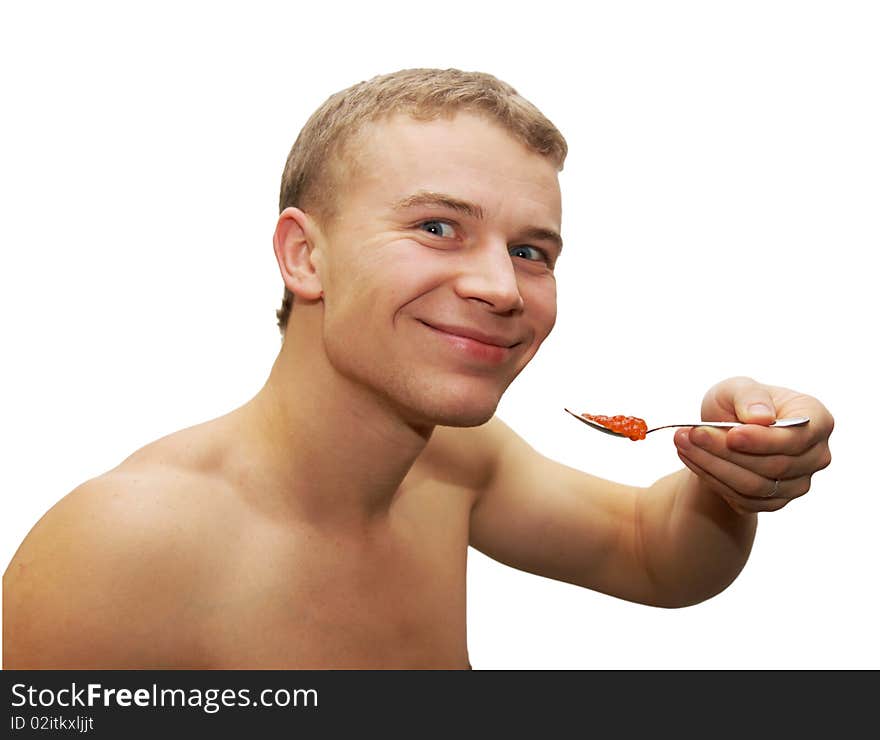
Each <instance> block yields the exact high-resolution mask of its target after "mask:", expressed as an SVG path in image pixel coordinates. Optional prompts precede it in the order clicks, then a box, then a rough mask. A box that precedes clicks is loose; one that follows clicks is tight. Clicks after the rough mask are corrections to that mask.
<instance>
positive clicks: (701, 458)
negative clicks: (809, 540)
mask: <svg viewBox="0 0 880 740" xmlns="http://www.w3.org/2000/svg"><path fill="white" fill-rule="evenodd" d="M679 457H684V458H687V459H688V460H689V461H690V462H693V463H694V464H695V465H697V466H699V467H700V469H701V470H704V471H705V472H706V473H708V474H709V475H711V476H712V477H713V478H715V479H717V480H718V481H719V482H720V483H721V484H723V485H724V486H725V488H726V489H727V490H728V491H729V492H730V493H735V494H737V495H739V496H744V497H746V498H767V497H768V496H771V495H772V496H773V497H774V498H788V499H791V498H797V497H798V496H802V495H803V494H804V493H806V492H807V491H808V490H809V480H810V478H809V476H808V475H805V476H797V477H792V478H788V479H786V478H781V477H779V476H775V475H774V476H766V475H761V474H760V473H756V472H755V471H754V470H751V469H749V468H744V467H742V466H740V465H737V464H736V463H733V462H731V461H730V460H725V459H724V458H721V457H718V456H717V455H713V454H712V453H711V452H707V451H706V450H701V449H699V448H696V447H692V448H690V449H688V450H683V449H679ZM777 480H778V481H779V483H778V485H777V484H776V481H777Z"/></svg>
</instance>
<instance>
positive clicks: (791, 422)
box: [645, 416, 810, 434]
mask: <svg viewBox="0 0 880 740" xmlns="http://www.w3.org/2000/svg"><path fill="white" fill-rule="evenodd" d="M809 420H810V418H809V417H808V416H792V417H790V418H788V419H777V420H776V421H774V422H773V423H772V424H761V425H759V426H771V427H795V426H799V425H801V424H806V423H807V422H808V421H809ZM741 426H745V422H742V421H698V422H696V423H694V424H666V425H664V426H662V427H654V428H653V429H649V430H648V431H647V432H645V434H647V433H648V432H656V431H657V430H658V429H669V428H670V427H721V428H727V429H729V428H731V427H741Z"/></svg>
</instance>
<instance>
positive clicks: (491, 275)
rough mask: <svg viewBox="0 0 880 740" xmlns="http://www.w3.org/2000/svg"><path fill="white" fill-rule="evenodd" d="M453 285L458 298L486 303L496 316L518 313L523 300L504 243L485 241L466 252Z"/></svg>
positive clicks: (511, 259)
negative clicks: (497, 314)
mask: <svg viewBox="0 0 880 740" xmlns="http://www.w3.org/2000/svg"><path fill="white" fill-rule="evenodd" d="M463 265H464V267H463V268H462V270H461V272H460V274H459V275H458V278H457V280H456V282H455V292H456V293H457V294H458V295H459V296H460V297H461V298H468V299H473V300H478V301H482V302H483V303H488V304H489V305H490V306H492V308H493V309H494V310H495V311H496V312H497V313H504V314H507V313H519V312H521V311H522V309H523V298H522V295H521V294H520V291H519V283H518V281H517V278H516V268H515V267H514V264H513V258H512V257H511V256H510V253H509V252H508V249H507V245H506V244H505V243H498V242H494V241H492V242H486V243H483V244H480V245H479V246H476V247H474V248H473V249H470V250H467V251H466V252H465V253H464V255H463Z"/></svg>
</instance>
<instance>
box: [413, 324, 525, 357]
mask: <svg viewBox="0 0 880 740" xmlns="http://www.w3.org/2000/svg"><path fill="white" fill-rule="evenodd" d="M420 323H421V324H423V325H424V326H425V327H426V328H428V329H430V331H431V333H432V334H433V335H435V336H436V337H437V338H438V339H440V341H442V342H443V343H444V344H445V345H446V346H447V347H449V348H450V349H451V350H452V351H454V352H456V353H458V354H461V355H464V356H466V357H468V358H470V359H474V360H479V361H481V362H486V363H489V364H494V365H497V364H500V363H502V362H504V361H505V360H506V359H507V358H508V357H509V356H510V353H511V349H512V347H508V346H499V345H497V344H489V343H488V342H482V341H480V340H478V339H473V338H472V337H466V336H462V335H461V334H454V333H453V332H450V331H445V330H443V329H438V328H437V327H435V326H431V325H430V324H427V323H425V322H424V321H420ZM513 346H514V347H515V346H516V344H514V345H513Z"/></svg>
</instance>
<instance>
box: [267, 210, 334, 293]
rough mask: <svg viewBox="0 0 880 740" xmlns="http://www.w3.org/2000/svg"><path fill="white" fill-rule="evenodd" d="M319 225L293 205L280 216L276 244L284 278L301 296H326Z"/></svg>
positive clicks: (289, 286)
mask: <svg viewBox="0 0 880 740" xmlns="http://www.w3.org/2000/svg"><path fill="white" fill-rule="evenodd" d="M316 236H317V227H316V225H315V222H314V221H312V219H310V218H309V217H308V216H307V215H306V214H305V213H304V212H303V211H301V210H300V209H299V208H294V207H293V206H289V207H288V208H285V209H284V210H283V211H282V212H281V215H280V216H278V224H277V225H276V226H275V235H274V237H273V239H272V243H273V245H274V247H275V259H276V260H278V269H279V270H280V271H281V279H282V280H283V281H284V285H285V286H287V289H288V290H289V291H290V292H291V293H293V294H294V295H295V296H296V297H297V298H302V299H304V300H307V301H315V300H318V299H320V298H321V297H322V296H323V295H324V290H323V286H322V284H321V277H320V275H319V274H318V270H317V266H316V263H317V262H318V261H319V260H318V259H316V257H318V254H317V252H318V251H319V250H316V249H315V241H316Z"/></svg>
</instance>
